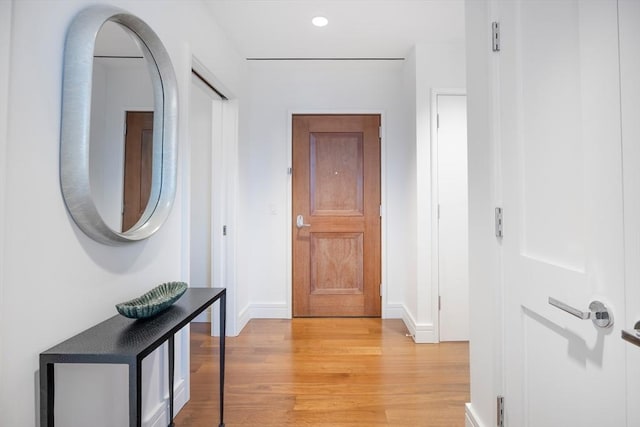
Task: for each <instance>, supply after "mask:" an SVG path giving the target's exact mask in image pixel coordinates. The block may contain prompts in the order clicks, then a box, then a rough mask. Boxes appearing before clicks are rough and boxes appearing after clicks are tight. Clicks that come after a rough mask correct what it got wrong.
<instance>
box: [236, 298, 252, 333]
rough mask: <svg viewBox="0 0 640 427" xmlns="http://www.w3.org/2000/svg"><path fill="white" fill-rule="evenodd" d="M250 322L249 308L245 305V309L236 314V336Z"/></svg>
mask: <svg viewBox="0 0 640 427" xmlns="http://www.w3.org/2000/svg"><path fill="white" fill-rule="evenodd" d="M250 320H251V306H249V305H247V306H246V307H245V308H243V309H242V310H240V311H239V312H238V318H237V321H238V326H237V335H239V334H240V332H242V330H243V329H244V327H245V326H247V323H249V321H250Z"/></svg>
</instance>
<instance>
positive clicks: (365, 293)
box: [292, 115, 381, 316]
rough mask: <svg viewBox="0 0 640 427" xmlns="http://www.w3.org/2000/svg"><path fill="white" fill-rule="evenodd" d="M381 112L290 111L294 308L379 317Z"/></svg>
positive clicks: (323, 313) (296, 313)
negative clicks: (338, 114)
mask: <svg viewBox="0 0 640 427" xmlns="http://www.w3.org/2000/svg"><path fill="white" fill-rule="evenodd" d="M379 132H380V116H379V115H345V116H337V115H294V116H293V212H292V216H293V221H292V222H293V224H292V227H293V232H292V233H293V315H294V316H380V280H381V278H380V276H381V274H380V262H381V260H380V240H381V239H380V133H379Z"/></svg>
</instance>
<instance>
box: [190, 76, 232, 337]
mask: <svg viewBox="0 0 640 427" xmlns="http://www.w3.org/2000/svg"><path fill="white" fill-rule="evenodd" d="M191 79H192V80H191V92H190V106H189V149H190V162H189V163H190V285H191V286H193V287H212V286H224V285H223V283H224V272H225V263H224V253H225V252H224V249H223V244H224V242H223V235H222V224H223V222H224V221H223V216H224V215H223V210H224V197H225V191H224V176H223V174H222V169H223V168H222V167H221V165H222V108H223V106H222V103H223V101H222V99H221V98H220V97H219V96H218V95H217V94H216V93H215V92H214V91H213V90H211V89H210V88H209V87H207V86H206V85H205V84H204V83H203V82H202V80H200V78H199V77H197V76H195V75H192V77H191ZM216 309H217V305H216V307H214V310H216ZM214 316H215V318H216V319H217V315H215V314H214ZM210 320H211V315H210V310H207V312H206V313H203V314H201V315H200V316H198V318H197V319H196V321H200V322H209V321H210ZM214 324H215V325H216V328H217V322H214Z"/></svg>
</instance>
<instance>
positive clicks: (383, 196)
mask: <svg viewBox="0 0 640 427" xmlns="http://www.w3.org/2000/svg"><path fill="white" fill-rule="evenodd" d="M294 114H379V115H380V203H381V204H382V208H381V209H380V214H381V215H382V218H381V224H380V225H381V227H380V228H381V236H380V238H381V243H380V261H381V265H380V280H381V281H382V283H381V286H382V292H381V293H382V296H381V304H380V314H381V317H382V318H383V319H385V318H387V317H386V316H387V313H388V312H389V310H388V308H387V306H388V304H387V283H388V281H387V260H388V259H387V258H388V257H387V245H386V242H387V229H388V225H387V203H386V200H387V178H386V177H387V144H386V140H387V137H386V135H387V130H386V129H387V127H386V110H384V109H371V108H362V109H358V108H346V109H311V110H307V109H297V110H289V111H287V152H288V156H289V159H288V160H289V167H292V165H293V141H292V138H293V134H292V126H293V115H294ZM292 192H293V179H292V176H289V183H288V185H287V194H286V200H287V213H288V220H287V256H286V263H287V265H286V272H287V280H286V282H287V285H286V291H285V296H286V301H287V306H288V317H286V318H291V317H292V313H293V307H292V298H293V296H292V290H293V277H292V274H293V273H292V271H293V259H292V256H293V242H292V239H293V236H292V234H291V232H292V227H293V215H291V210H292V209H293V199H292V197H293V194H292Z"/></svg>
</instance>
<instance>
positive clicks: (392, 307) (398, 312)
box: [382, 304, 407, 319]
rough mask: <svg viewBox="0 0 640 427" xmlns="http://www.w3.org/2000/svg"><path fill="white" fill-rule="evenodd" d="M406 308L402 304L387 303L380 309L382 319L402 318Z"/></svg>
mask: <svg viewBox="0 0 640 427" xmlns="http://www.w3.org/2000/svg"><path fill="white" fill-rule="evenodd" d="M406 312H407V309H406V307H405V306H404V305H402V304H387V306H386V307H384V308H383V310H382V318H383V319H404V316H405V313H406Z"/></svg>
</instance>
